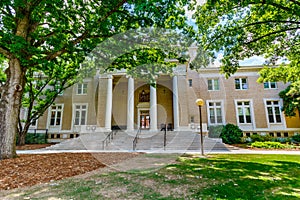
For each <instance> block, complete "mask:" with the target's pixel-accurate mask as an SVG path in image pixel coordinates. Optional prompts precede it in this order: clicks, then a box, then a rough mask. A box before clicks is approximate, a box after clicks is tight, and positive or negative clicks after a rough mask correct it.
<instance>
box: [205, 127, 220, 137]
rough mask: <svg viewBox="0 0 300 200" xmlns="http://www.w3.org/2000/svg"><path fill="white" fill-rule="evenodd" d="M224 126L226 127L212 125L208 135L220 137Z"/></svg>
mask: <svg viewBox="0 0 300 200" xmlns="http://www.w3.org/2000/svg"><path fill="white" fill-rule="evenodd" d="M223 128H224V126H223V125H218V126H210V127H209V131H208V137H210V138H219V137H220V135H221V133H222V129H223Z"/></svg>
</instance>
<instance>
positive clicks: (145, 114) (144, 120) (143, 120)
mask: <svg viewBox="0 0 300 200" xmlns="http://www.w3.org/2000/svg"><path fill="white" fill-rule="evenodd" d="M140 127H141V129H149V128H150V115H149V110H141V113H140Z"/></svg>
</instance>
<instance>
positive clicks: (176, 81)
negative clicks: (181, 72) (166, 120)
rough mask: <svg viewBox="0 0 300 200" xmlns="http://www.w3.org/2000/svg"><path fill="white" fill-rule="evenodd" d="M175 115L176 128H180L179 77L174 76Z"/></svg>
mask: <svg viewBox="0 0 300 200" xmlns="http://www.w3.org/2000/svg"><path fill="white" fill-rule="evenodd" d="M173 116H174V130H175V131H176V130H178V129H179V105H178V77H177V76H174V77H173Z"/></svg>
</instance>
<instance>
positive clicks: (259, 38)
mask: <svg viewBox="0 0 300 200" xmlns="http://www.w3.org/2000/svg"><path fill="white" fill-rule="evenodd" d="M299 28H300V27H297V28H289V29H283V30H279V31H274V32H271V33H268V34H265V35H262V36H260V37H258V38H255V39H253V40H251V41H249V42H245V43H244V44H251V43H253V42H257V41H259V40H261V39H263V38H265V37H269V36H270V35H275V34H278V33H282V32H285V31H291V30H297V29H299Z"/></svg>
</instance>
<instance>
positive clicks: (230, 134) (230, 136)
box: [221, 124, 243, 144]
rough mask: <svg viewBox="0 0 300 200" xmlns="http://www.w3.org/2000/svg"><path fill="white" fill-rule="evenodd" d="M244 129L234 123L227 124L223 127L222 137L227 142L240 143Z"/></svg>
mask: <svg viewBox="0 0 300 200" xmlns="http://www.w3.org/2000/svg"><path fill="white" fill-rule="evenodd" d="M242 136H243V131H242V130H241V129H240V128H239V127H238V126H236V125H234V124H226V126H224V128H223V129H222V133H221V138H222V139H223V142H224V143H226V144H238V143H240V142H241V138H242Z"/></svg>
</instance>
